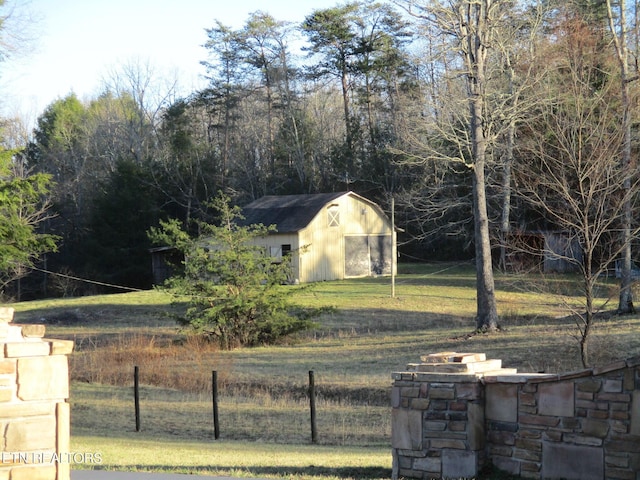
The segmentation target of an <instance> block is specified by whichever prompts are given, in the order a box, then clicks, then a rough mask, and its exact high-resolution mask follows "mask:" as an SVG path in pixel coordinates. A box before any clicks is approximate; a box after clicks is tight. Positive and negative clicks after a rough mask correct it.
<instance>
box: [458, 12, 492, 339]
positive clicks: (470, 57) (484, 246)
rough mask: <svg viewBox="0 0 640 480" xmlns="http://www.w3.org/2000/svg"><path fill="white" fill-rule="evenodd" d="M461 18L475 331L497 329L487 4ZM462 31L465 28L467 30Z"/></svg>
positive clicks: (464, 13) (462, 15)
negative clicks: (488, 174)
mask: <svg viewBox="0 0 640 480" xmlns="http://www.w3.org/2000/svg"><path fill="white" fill-rule="evenodd" d="M460 8H461V12H460V13H461V18H462V19H464V20H466V22H467V25H468V26H469V27H463V28H464V31H463V32H464V38H465V40H466V49H465V63H466V65H467V70H468V71H467V88H468V91H467V95H468V97H469V127H470V134H471V155H472V157H473V158H472V161H473V217H474V222H473V225H474V240H475V252H476V297H477V299H476V300H477V314H476V329H477V330H480V331H495V330H497V329H498V309H497V307H496V297H495V289H494V280H493V264H492V260H491V240H490V237H489V215H488V213H487V197H486V181H485V165H486V155H487V131H486V128H487V126H486V125H485V122H484V118H485V117H484V110H485V108H486V104H485V88H486V79H485V72H486V63H485V61H486V58H487V48H488V41H487V37H488V31H487V30H488V28H489V25H488V23H487V18H488V16H489V10H490V8H491V2H490V1H489V0H484V1H482V2H477V3H473V4H472V3H463V5H462V6H461V7H460ZM466 28H469V29H468V30H467V29H466Z"/></svg>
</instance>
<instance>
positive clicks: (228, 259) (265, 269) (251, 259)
mask: <svg viewBox="0 0 640 480" xmlns="http://www.w3.org/2000/svg"><path fill="white" fill-rule="evenodd" d="M212 206H213V207H214V208H215V209H216V210H217V211H218V212H219V215H220V218H219V224H218V225H214V224H209V223H205V222H201V223H200V224H199V231H200V235H199V236H198V237H197V238H191V237H190V236H189V234H188V233H186V231H185V230H183V228H182V227H181V225H180V223H179V222H178V221H177V220H170V221H167V222H161V228H159V229H152V230H151V232H150V236H151V238H152V239H153V240H154V241H155V242H162V243H164V244H165V245H170V246H173V247H175V248H176V249H178V250H179V251H181V252H182V253H183V254H184V258H185V260H184V261H183V263H182V265H181V266H180V268H179V269H178V270H179V271H180V272H181V273H180V274H179V275H176V276H174V277H173V278H171V279H169V280H168V281H167V282H166V283H165V284H164V286H163V287H162V288H164V289H166V290H168V291H170V292H171V293H173V294H174V295H176V296H177V297H179V298H182V299H183V298H184V297H187V298H188V306H187V309H186V312H185V314H184V316H183V317H180V318H179V319H178V321H179V322H180V323H182V324H184V325H187V326H189V327H190V328H192V329H193V330H195V331H196V332H199V333H202V334H205V335H209V336H211V337H214V338H215V339H217V340H218V341H219V343H220V345H221V347H223V348H233V347H237V346H253V345H258V344H267V343H273V342H274V341H276V340H278V339H279V338H281V337H283V336H286V335H290V334H292V333H295V332H298V331H301V330H305V329H308V328H311V327H313V326H314V324H313V322H311V320H310V317H312V316H313V314H314V313H317V312H313V311H310V310H308V309H302V308H300V307H297V306H295V305H292V304H290V302H289V298H290V297H291V295H290V294H291V289H294V288H302V287H297V286H296V287H294V286H291V285H285V283H286V280H287V274H288V273H289V263H288V262H287V259H286V258H284V259H283V261H282V262H280V263H274V262H273V258H272V257H269V256H268V254H267V252H266V251H265V249H264V248H262V247H260V246H258V245H256V240H257V239H259V238H261V237H264V236H266V235H267V234H268V233H269V231H270V230H271V228H267V227H265V226H264V225H249V226H245V225H241V224H240V220H243V219H244V218H243V217H242V215H241V213H240V209H239V207H231V206H230V205H229V199H228V197H226V196H223V195H221V196H219V197H218V198H217V199H216V200H215V202H214V203H213V204H212Z"/></svg>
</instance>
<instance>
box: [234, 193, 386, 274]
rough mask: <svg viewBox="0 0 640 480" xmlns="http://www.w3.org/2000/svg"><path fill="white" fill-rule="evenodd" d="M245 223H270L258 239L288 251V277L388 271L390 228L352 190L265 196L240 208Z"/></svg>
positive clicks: (273, 249)
mask: <svg viewBox="0 0 640 480" xmlns="http://www.w3.org/2000/svg"><path fill="white" fill-rule="evenodd" d="M243 215H244V216H245V220H244V221H243V222H242V223H244V224H246V225H250V224H263V225H265V226H270V225H274V226H275V228H276V231H275V232H272V233H270V234H269V235H268V236H267V237H266V238H262V239H260V240H259V243H260V244H261V245H262V246H264V247H265V248H267V249H268V251H269V253H270V255H271V256H273V257H275V258H281V257H282V255H291V263H292V280H293V281H294V282H296V283H297V282H300V283H307V282H318V281H324V280H338V279H343V278H349V277H362V276H372V275H390V274H391V273H392V272H391V269H392V268H395V262H394V261H392V260H393V249H394V248H393V247H394V235H395V232H394V228H393V225H392V224H391V221H390V220H389V218H388V217H387V215H386V214H385V213H384V211H383V210H382V209H381V208H380V207H379V206H378V205H377V204H376V203H374V202H372V201H370V200H367V199H366V198H364V197H362V196H360V195H358V194H356V193H353V192H341V193H321V194H309V195H268V196H265V197H262V198H260V199H258V200H255V201H254V202H252V203H250V204H248V205H247V206H246V207H245V208H244V209H243Z"/></svg>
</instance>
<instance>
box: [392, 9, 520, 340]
mask: <svg viewBox="0 0 640 480" xmlns="http://www.w3.org/2000/svg"><path fill="white" fill-rule="evenodd" d="M395 3H397V4H398V5H400V6H402V7H403V8H405V10H407V11H408V12H409V13H410V14H411V15H413V16H414V17H415V18H417V19H419V20H420V23H421V24H422V27H423V29H424V30H423V32H424V34H425V35H427V36H433V37H434V38H441V39H442V41H441V43H439V44H438V42H433V41H431V45H435V46H436V47H441V52H440V55H441V57H442V59H444V61H443V63H442V65H445V66H446V69H447V70H448V71H449V73H451V74H453V75H452V76H450V77H449V78H448V79H445V81H446V82H447V83H446V85H447V88H449V86H450V85H455V83H456V81H455V78H454V76H455V77H461V78H463V79H464V82H465V85H464V87H465V88H464V90H463V91H462V92H461V95H460V98H461V99H462V100H463V101H464V102H466V112H465V111H462V110H455V109H453V108H451V107H450V106H446V104H445V103H444V102H443V101H442V99H439V104H440V105H441V107H439V108H438V109H437V110H435V111H434V113H437V115H438V117H437V118H436V117H434V118H436V120H437V121H436V122H434V124H436V125H438V128H437V130H438V132H437V136H438V138H439V145H437V146H436V148H433V139H432V140H431V146H429V147H428V153H427V155H425V157H428V158H430V159H437V158H440V159H442V160H445V161H447V162H452V161H453V162H457V163H459V164H460V165H464V166H465V167H466V168H468V170H469V172H470V175H471V179H472V199H473V201H472V204H473V222H474V229H473V230H474V234H473V239H474V246H475V258H476V278H477V317H476V327H477V329H478V330H483V331H484V330H489V331H490V330H496V329H497V328H498V314H497V308H496V299H495V292H494V279H493V265H492V259H491V240H490V234H489V213H488V209H487V177H486V174H487V168H488V163H489V162H490V160H491V155H492V153H493V147H494V146H495V141H496V138H497V129H496V123H495V118H496V116H495V114H494V113H492V111H491V110H492V108H493V107H494V106H495V105H492V103H491V97H492V91H491V89H490V85H491V82H492V73H495V67H496V64H495V62H492V60H493V59H492V57H491V52H492V50H494V49H495V48H496V46H497V45H499V44H500V43H501V41H502V40H504V39H505V38H506V37H505V35H504V33H505V32H506V31H513V28H512V26H513V22H511V20H512V18H513V17H512V16H511V12H512V9H513V6H514V5H513V2H509V1H504V0H473V1H472V0H457V1H450V2H444V1H428V0H397V1H396V2H395ZM452 52H453V54H452ZM450 92H451V91H450ZM450 92H449V93H450ZM449 98H451V97H449ZM456 103H457V102H455V100H454V104H456ZM443 126H444V128H443ZM432 133H433V132H432ZM420 141H421V142H422V143H423V144H424V141H423V140H420ZM427 143H429V142H427ZM443 147H444V148H443Z"/></svg>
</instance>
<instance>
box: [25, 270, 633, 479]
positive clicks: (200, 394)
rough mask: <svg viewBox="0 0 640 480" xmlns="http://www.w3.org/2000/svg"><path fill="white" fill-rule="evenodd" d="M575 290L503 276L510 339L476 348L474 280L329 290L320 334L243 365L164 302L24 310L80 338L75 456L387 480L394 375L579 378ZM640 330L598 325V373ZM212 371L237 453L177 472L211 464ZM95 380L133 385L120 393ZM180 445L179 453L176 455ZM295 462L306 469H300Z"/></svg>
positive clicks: (445, 278) (305, 296)
mask: <svg viewBox="0 0 640 480" xmlns="http://www.w3.org/2000/svg"><path fill="white" fill-rule="evenodd" d="M599 288H600V290H599V292H600V296H601V299H600V301H601V303H603V304H606V302H607V298H608V296H610V295H613V294H615V285H613V284H608V283H606V282H603V283H602V284H601V285H600V287H599ZM574 292H575V285H574V283H572V279H571V278H567V277H558V278H550V279H546V281H542V280H541V279H538V278H532V277H524V276H502V277H498V279H497V296H498V304H499V310H500V314H501V316H502V323H503V327H504V328H505V329H504V331H502V332H500V333H497V334H491V335H480V336H474V335H471V333H472V329H473V325H474V322H473V315H474V312H475V292H474V273H473V271H472V270H471V269H469V268H455V267H447V266H438V267H419V268H418V267H410V268H409V269H407V267H405V271H404V273H402V274H401V275H400V276H399V277H398V279H397V283H396V295H397V296H396V298H393V299H392V298H390V285H389V279H388V278H380V279H358V280H349V281H341V282H327V283H322V284H317V285H314V286H313V287H312V288H310V289H308V290H306V291H303V292H300V293H297V294H296V298H297V300H298V301H299V302H300V303H303V304H306V305H333V306H335V307H337V311H336V312H335V313H333V314H331V315H327V316H325V317H323V318H322V319H321V326H320V328H318V330H316V331H314V332H310V333H308V334H305V335H303V336H302V337H300V338H298V339H297V340H296V341H294V342H292V343H290V344H287V345H280V346H271V347H261V348H254V349H250V350H248V349H239V350H236V351H231V352H219V351H215V349H211V348H210V347H207V346H203V345H200V344H197V343H190V341H189V339H187V341H186V343H185V344H184V345H178V346H176V343H175V342H174V340H175V339H176V338H177V332H176V327H175V325H174V324H173V322H172V321H171V320H170V319H169V318H167V317H165V316H164V315H163V313H162V312H164V311H166V310H168V309H171V308H173V307H171V306H170V305H169V303H170V299H169V298H167V297H166V296H164V295H162V294H160V293H158V292H141V293H129V294H123V295H111V296H108V297H89V298H80V299H72V300H55V301H46V302H45V301H42V302H29V303H22V304H17V305H15V307H16V311H17V313H16V321H19V322H32V321H36V322H37V321H42V319H43V318H44V319H46V320H47V322H48V323H49V324H50V326H49V327H48V335H49V336H55V337H60V338H74V339H75V340H76V344H77V348H76V352H75V353H74V354H73V358H72V362H71V363H72V374H73V378H74V379H83V380H89V381H91V382H93V383H90V384H86V383H78V382H77V381H76V382H74V383H73V385H72V398H71V401H72V407H73V410H72V412H73V414H72V432H73V438H74V442H75V444H76V445H77V447H78V448H85V449H86V448H89V449H100V450H101V451H103V452H104V454H105V455H104V456H105V457H106V458H105V462H106V463H107V464H109V465H126V466H127V468H133V469H135V468H145V469H147V468H153V469H155V468H160V465H161V464H162V465H167V466H168V467H167V468H168V469H175V470H179V469H183V470H184V469H186V470H188V471H193V472H196V471H200V470H199V469H201V468H202V462H204V464H205V465H209V466H212V467H215V468H219V469H222V470H221V471H224V472H227V473H229V472H231V473H233V474H234V475H236V474H238V475H239V474H240V473H239V472H233V469H234V467H235V466H238V467H241V468H243V469H244V470H247V469H248V470H250V471H251V473H252V474H253V475H262V476H264V475H268V474H271V473H275V471H276V467H278V466H286V467H287V468H286V469H285V470H282V471H281V473H282V476H284V477H285V478H286V475H287V474H292V473H291V472H294V473H295V478H307V477H304V476H300V475H311V476H313V475H315V477H313V478H325V477H323V475H324V476H326V478H330V477H331V475H334V476H336V477H340V478H344V477H346V476H351V475H347V474H346V473H347V472H346V471H343V470H341V468H343V466H344V468H348V467H349V465H351V463H352V462H354V461H355V460H354V458H352V457H361V458H362V459H363V460H362V461H363V462H364V463H359V464H358V465H357V466H356V467H354V468H358V469H360V470H358V471H357V472H354V473H353V474H352V475H353V477H354V478H378V477H379V476H380V469H382V470H383V471H384V472H386V473H387V474H388V471H389V470H388V469H389V466H390V450H389V444H388V442H389V434H390V419H389V409H388V401H387V398H388V396H387V392H388V387H389V385H390V383H391V382H390V373H391V372H392V371H398V370H402V369H403V368H404V366H405V364H406V363H408V362H414V361H417V360H418V359H419V356H420V355H421V354H424V353H431V352H435V351H443V350H456V351H474V352H485V353H487V354H488V355H489V356H490V357H492V358H500V359H502V360H503V365H505V366H508V367H517V368H518V369H519V370H520V371H541V370H545V371H571V370H576V369H579V368H580V363H579V356H578V353H577V342H576V340H575V338H574V337H573V335H575V333H576V330H575V323H574V321H573V320H572V319H571V318H570V317H567V313H568V312H569V311H570V308H576V309H579V305H580V300H581V299H580V297H579V296H576V295H575V293H574ZM569 307H570V308H569ZM639 326H640V320H639V318H638V317H635V316H634V317H610V318H603V319H602V320H600V321H599V323H598V325H597V327H596V329H595V332H594V338H593V342H592V358H593V362H594V363H598V364H604V363H608V362H612V361H614V360H617V359H619V358H626V357H630V356H634V355H638V354H640V344H639V341H638V337H637V335H635V332H637V331H638V327H639ZM108 348H110V349H111V350H108ZM106 364H114V365H113V368H114V370H113V372H115V373H113V372H112V371H111V370H109V372H108V374H107V368H106ZM134 364H136V365H141V375H142V381H143V383H146V384H148V385H156V387H152V386H146V387H145V389H144V390H143V432H140V433H135V432H133V431H132V430H133V428H132V423H133V419H132V405H131V399H130V398H131V389H130V386H128V385H130V377H131V371H132V368H133V365H134ZM212 369H216V370H218V371H220V373H221V377H220V378H221V381H222V385H221V386H222V392H221V393H222V399H221V410H222V412H221V422H222V432H223V433H222V439H223V440H224V445H225V448H224V449H219V450H218V451H217V453H216V456H214V457H213V459H210V458H208V457H205V459H203V457H201V456H199V454H195V453H187V452H185V453H180V454H179V455H178V457H179V459H176V460H175V461H174V460H171V461H169V460H168V459H164V458H163V459H162V460H161V461H158V459H157V456H154V455H153V454H151V453H149V452H147V450H149V451H154V449H156V448H160V449H161V451H162V449H164V451H166V452H172V451H174V450H175V451H180V452H181V451H182V449H187V450H188V449H189V448H193V449H195V451H196V452H199V451H200V449H204V451H207V449H208V448H209V447H208V446H209V445H211V426H210V423H211V421H210V401H209V400H208V395H209V394H208V385H209V384H210V375H211V370H212ZM309 370H314V371H315V372H316V384H317V385H318V389H319V396H320V399H319V429H320V442H321V443H323V444H324V445H323V446H322V447H314V448H309V447H308V443H309V433H308V426H307V424H308V420H307V418H306V417H307V407H306V404H305V400H304V391H305V386H306V381H307V373H308V371H309ZM101 375H102V376H101ZM95 381H100V383H115V384H120V385H124V386H112V387H107V386H104V385H99V384H96V383H94V382H95ZM186 390H188V391H186ZM96 432H99V434H96ZM168 438H170V439H174V443H168V442H167V439H168ZM193 441H200V442H204V443H198V444H195V445H196V447H193V444H191V443H189V442H193ZM237 441H251V442H255V441H258V442H260V443H259V444H253V443H250V444H249V445H250V448H252V449H253V448H255V449H257V450H267V451H269V450H270V449H271V448H275V449H276V451H277V452H279V453H278V454H277V455H276V460H274V462H272V463H270V461H269V460H267V458H268V457H269V455H270V454H269V453H264V454H262V453H258V452H255V453H252V454H250V455H247V456H246V459H247V460H251V465H250V466H245V465H244V464H242V463H240V462H239V460H237V459H234V457H233V455H231V454H230V456H229V457H227V456H226V454H224V455H223V454H222V452H227V451H229V452H233V450H234V448H235V446H236V444H235V443H233V442H237ZM264 442H268V443H274V444H279V446H278V447H270V446H268V445H267V444H265V443H264ZM286 444H288V445H286ZM291 444H293V445H294V446H291ZM242 445H246V444H245V443H243V444H242ZM336 446H337V447H336ZM345 446H358V447H363V448H361V449H360V450H358V452H359V453H355V454H354V453H353V452H351V451H350V450H348V451H345V450H344V448H345ZM243 448H244V447H243ZM316 448H321V450H319V451H320V452H324V453H322V454H321V455H320V457H321V458H326V459H327V460H326V462H321V461H320V460H319V459H317V458H314V455H316V453H314V452H317V450H315V449H316ZM145 449H146V450H145ZM323 449H326V450H323ZM334 450H336V451H338V452H345V453H344V454H343V455H342V456H341V457H340V458H338V459H337V460H336V461H335V463H330V464H328V463H327V462H333V460H329V459H334V458H336V457H335V456H333V455H332V454H330V453H329V452H332V451H334ZM145 452H146V453H145ZM307 452H309V453H308V455H309V456H307ZM303 453H304V454H303ZM289 454H290V455H292V457H293V458H295V459H297V460H295V461H297V462H301V463H302V464H303V465H298V464H294V460H288V458H289V457H288V455H289ZM271 455H272V456H273V454H271ZM168 456H169V457H171V456H172V455H168ZM285 459H287V460H286V461H285ZM304 465H315V466H316V468H315V469H311V468H310V467H305V466H304ZM296 469H297V470H296ZM210 471H211V470H210ZM216 471H217V470H216ZM332 472H333V473H332ZM384 475H385V474H383V475H382V476H384ZM309 478H311V477H309Z"/></svg>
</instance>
